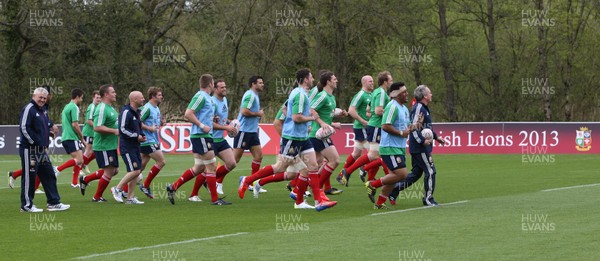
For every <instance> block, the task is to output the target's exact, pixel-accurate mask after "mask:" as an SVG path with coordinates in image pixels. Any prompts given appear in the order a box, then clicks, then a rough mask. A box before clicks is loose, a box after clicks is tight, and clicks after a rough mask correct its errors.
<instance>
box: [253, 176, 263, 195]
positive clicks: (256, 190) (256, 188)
mask: <svg viewBox="0 0 600 261" xmlns="http://www.w3.org/2000/svg"><path fill="white" fill-rule="evenodd" d="M261 189H262V186H261V185H260V184H258V180H257V181H256V182H254V189H253V190H252V193H253V194H254V198H258V195H260V190H261Z"/></svg>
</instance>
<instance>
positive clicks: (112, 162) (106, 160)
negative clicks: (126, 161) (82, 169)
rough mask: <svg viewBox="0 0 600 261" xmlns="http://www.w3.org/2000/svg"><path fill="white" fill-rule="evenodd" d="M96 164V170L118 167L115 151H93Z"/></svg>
mask: <svg viewBox="0 0 600 261" xmlns="http://www.w3.org/2000/svg"><path fill="white" fill-rule="evenodd" d="M94 155H96V163H98V168H101V169H102V168H105V167H108V166H115V167H117V168H118V167H119V158H117V150H95V151H94Z"/></svg>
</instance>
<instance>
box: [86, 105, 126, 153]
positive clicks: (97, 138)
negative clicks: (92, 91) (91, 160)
mask: <svg viewBox="0 0 600 261" xmlns="http://www.w3.org/2000/svg"><path fill="white" fill-rule="evenodd" d="M93 117H94V128H95V127H98V126H106V127H108V128H111V129H118V128H119V127H118V125H117V119H118V117H119V113H117V111H116V110H115V108H113V107H112V106H110V105H109V104H106V103H104V102H101V103H100V104H98V106H96V109H95V110H94V116H93ZM118 145H119V136H118V135H115V134H104V133H99V132H94V145H92V148H93V149H94V150H95V151H102V150H116V149H117V146H118Z"/></svg>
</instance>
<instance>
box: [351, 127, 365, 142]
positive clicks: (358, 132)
mask: <svg viewBox="0 0 600 261" xmlns="http://www.w3.org/2000/svg"><path fill="white" fill-rule="evenodd" d="M353 130H354V140H355V141H364V140H365V139H366V138H367V129H365V128H360V129H353Z"/></svg>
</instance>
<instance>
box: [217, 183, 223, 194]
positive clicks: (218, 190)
mask: <svg viewBox="0 0 600 261" xmlns="http://www.w3.org/2000/svg"><path fill="white" fill-rule="evenodd" d="M217 194H219V195H223V194H225V193H223V183H217Z"/></svg>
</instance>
